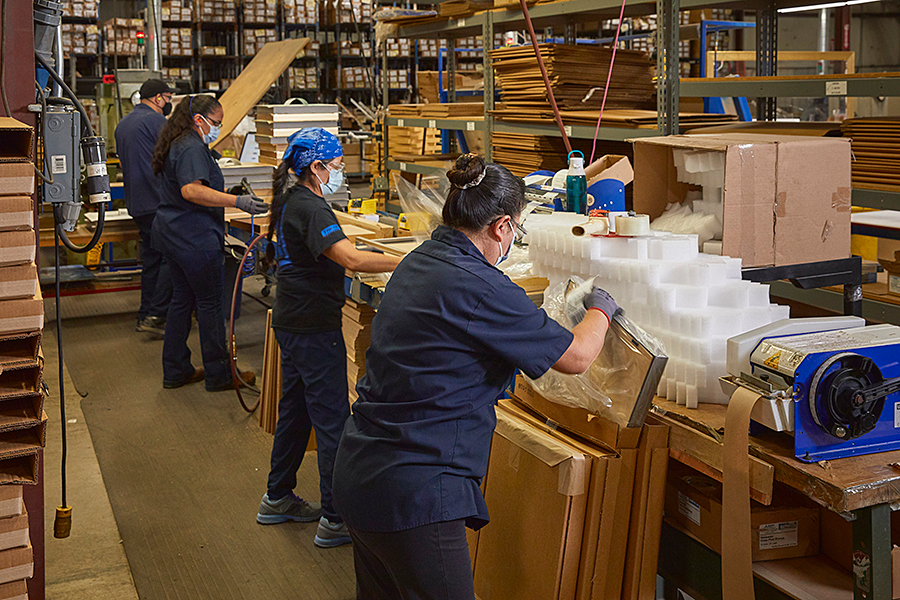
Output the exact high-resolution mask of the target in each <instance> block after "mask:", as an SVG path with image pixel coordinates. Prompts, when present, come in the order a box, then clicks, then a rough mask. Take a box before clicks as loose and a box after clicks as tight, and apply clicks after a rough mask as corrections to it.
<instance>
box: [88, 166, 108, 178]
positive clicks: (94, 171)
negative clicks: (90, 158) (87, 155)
mask: <svg viewBox="0 0 900 600" xmlns="http://www.w3.org/2000/svg"><path fill="white" fill-rule="evenodd" d="M104 175H106V163H100V164H98V165H88V166H87V176H88V177H102V176H104Z"/></svg>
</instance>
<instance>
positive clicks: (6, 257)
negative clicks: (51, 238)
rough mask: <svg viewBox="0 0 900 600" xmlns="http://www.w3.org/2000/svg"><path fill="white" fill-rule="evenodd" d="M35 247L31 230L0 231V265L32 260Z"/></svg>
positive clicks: (24, 262) (19, 263)
mask: <svg viewBox="0 0 900 600" xmlns="http://www.w3.org/2000/svg"><path fill="white" fill-rule="evenodd" d="M0 167H2V165H0ZM35 248H36V244H35V241H34V232H33V231H0V267H6V266H9V265H21V264H26V263H30V262H34V251H35Z"/></svg>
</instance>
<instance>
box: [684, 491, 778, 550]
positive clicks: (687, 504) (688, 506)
mask: <svg viewBox="0 0 900 600" xmlns="http://www.w3.org/2000/svg"><path fill="white" fill-rule="evenodd" d="M678 512H680V513H681V514H683V515H684V516H685V517H687V518H688V519H690V520H691V521H692V522H693V523H694V524H695V525H700V505H699V504H697V503H696V502H694V501H693V500H691V499H690V498H689V497H688V496H686V495H685V494H682V493H681V492H678ZM761 539H762V536H760V543H762V541H761Z"/></svg>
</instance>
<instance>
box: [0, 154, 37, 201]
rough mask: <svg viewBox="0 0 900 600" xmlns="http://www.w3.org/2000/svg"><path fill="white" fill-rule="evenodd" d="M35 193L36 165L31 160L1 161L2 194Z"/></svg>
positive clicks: (23, 194) (0, 182) (26, 194)
mask: <svg viewBox="0 0 900 600" xmlns="http://www.w3.org/2000/svg"><path fill="white" fill-rule="evenodd" d="M33 193H34V167H33V166H32V164H31V163H30V162H2V161H0V196H30V195H31V194H33Z"/></svg>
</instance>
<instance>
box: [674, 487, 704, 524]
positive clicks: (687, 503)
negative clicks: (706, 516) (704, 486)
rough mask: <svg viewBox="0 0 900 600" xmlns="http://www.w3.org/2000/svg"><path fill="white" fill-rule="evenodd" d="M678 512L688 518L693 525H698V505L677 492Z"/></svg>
mask: <svg viewBox="0 0 900 600" xmlns="http://www.w3.org/2000/svg"><path fill="white" fill-rule="evenodd" d="M678 512H680V513H681V514H683V515H684V516H686V517H687V518H688V519H690V520H691V521H692V522H693V523H694V524H695V525H700V505H699V504H697V503H696V502H694V501H693V500H691V499H690V498H688V497H687V496H685V495H684V494H682V493H681V492H678Z"/></svg>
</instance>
